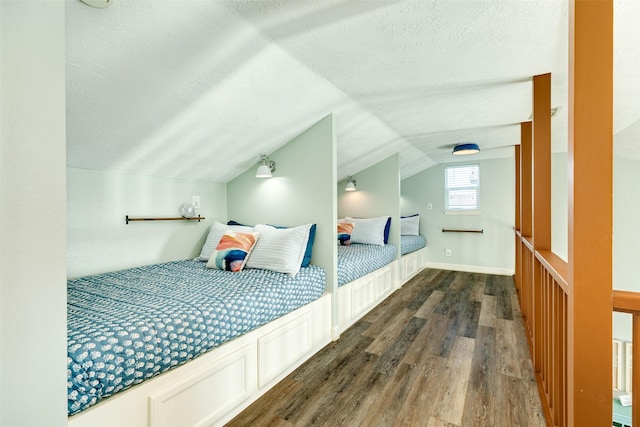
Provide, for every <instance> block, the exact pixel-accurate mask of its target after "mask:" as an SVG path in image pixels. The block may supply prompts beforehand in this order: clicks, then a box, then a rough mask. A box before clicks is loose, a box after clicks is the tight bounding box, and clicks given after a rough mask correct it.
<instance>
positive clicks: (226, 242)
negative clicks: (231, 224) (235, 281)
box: [207, 230, 260, 271]
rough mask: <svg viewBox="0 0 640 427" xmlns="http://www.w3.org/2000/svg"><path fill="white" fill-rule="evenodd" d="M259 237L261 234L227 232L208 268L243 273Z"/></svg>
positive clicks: (214, 252) (210, 259)
mask: <svg viewBox="0 0 640 427" xmlns="http://www.w3.org/2000/svg"><path fill="white" fill-rule="evenodd" d="M259 236H260V233H239V232H235V231H231V230H227V231H226V232H225V233H224V234H223V235H222V237H221V238H220V242H219V243H218V246H216V249H215V250H214V251H213V254H212V255H211V257H210V258H209V262H207V267H209V268H217V269H218V270H226V271H242V269H243V268H244V265H245V264H246V262H247V259H248V258H249V254H250V253H251V251H252V250H253V248H254V247H255V246H256V242H257V241H258V237H259Z"/></svg>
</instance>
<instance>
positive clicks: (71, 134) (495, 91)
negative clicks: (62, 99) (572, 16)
mask: <svg viewBox="0 0 640 427" xmlns="http://www.w3.org/2000/svg"><path fill="white" fill-rule="evenodd" d="M111 3H112V4H111V6H110V7H109V8H106V9H95V8H92V7H89V6H87V5H85V4H84V3H81V2H80V1H79V0H69V1H68V2H67V110H68V111H67V122H68V123H67V138H68V143H67V153H68V154H67V156H68V165H69V166H70V167H77V168H87V169H96V170H120V171H127V172H133V173H139V174H149V175H156V176H166V177H172V178H181V179H198V180H208V181H216V182H227V181H229V180H230V179H232V178H234V177H235V176H237V175H238V174H240V173H241V172H243V171H244V170H246V169H247V168H249V167H251V166H252V165H254V164H255V163H256V162H257V160H258V157H259V155H260V154H262V153H264V154H269V153H271V152H273V151H275V150H276V149H277V148H279V147H280V146H282V145H283V144H285V143H286V142H287V141H289V140H290V139H291V138H292V137H294V136H295V135H297V134H298V133H300V132H301V131H303V130H304V129H306V128H308V127H309V126H311V125H312V124H313V123H315V122H317V121H318V120H319V119H321V118H322V117H324V116H326V115H327V114H330V113H333V114H334V115H335V117H336V123H337V141H338V154H337V156H338V178H339V179H341V178H344V177H346V176H347V175H351V174H354V173H357V172H359V171H360V170H362V169H364V168H366V167H368V166H370V165H372V164H374V163H376V162H378V161H380V160H382V159H383V158H385V157H387V156H389V155H391V154H393V153H395V152H398V153H400V166H401V176H402V178H406V177H408V176H411V175H413V174H415V173H417V172H419V171H421V170H424V169H426V168H429V167H431V166H432V165H434V164H437V163H446V162H451V161H454V160H456V159H454V158H453V156H452V155H451V149H452V147H453V145H455V144H456V143H460V142H477V143H479V144H480V146H481V147H482V152H481V153H480V154H479V155H477V157H474V158H493V157H508V156H512V155H513V154H512V153H513V149H512V148H511V147H512V146H513V145H514V144H518V143H519V123H520V122H522V121H526V120H528V119H529V118H530V116H531V102H532V100H531V77H532V76H533V75H536V74H542V73H547V72H551V73H552V106H554V107H560V110H559V113H558V114H557V115H556V116H555V117H554V119H553V122H552V123H553V131H552V132H553V144H554V149H555V150H556V151H562V150H564V149H566V140H567V96H568V95H567V94H568V91H567V55H568V53H567V52H568V49H567V31H568V30H567V20H568V6H567V3H566V2H565V1H550V0H539V1H535V0H528V1H512V0H488V1H476V0H474V1H463V0H459V1H439V0H407V1H382V0H378V1H371V0H366V1H354V0H306V1H275V0H264V1H260V0H237V1H188V0H182V1H178V0H174V1H170V0H164V1H162V0H155V1H148V0H112V1H111ZM615 7H616V9H615V10H616V34H615V36H616V58H615V60H616V68H615V72H616V74H615V75H616V80H615V105H616V109H615V131H616V145H617V146H619V147H627V146H634V145H635V146H636V147H637V146H638V144H640V83H639V82H640V71H639V70H640V31H639V30H638V29H637V28H638V26H637V22H640V2H637V1H634V0H619V1H617V2H616V3H615ZM635 152H640V150H638V149H636V150H635Z"/></svg>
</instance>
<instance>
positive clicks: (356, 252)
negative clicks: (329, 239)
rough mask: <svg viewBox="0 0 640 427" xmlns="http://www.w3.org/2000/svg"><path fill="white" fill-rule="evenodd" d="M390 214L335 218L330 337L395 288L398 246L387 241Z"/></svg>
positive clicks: (360, 316) (345, 327)
mask: <svg viewBox="0 0 640 427" xmlns="http://www.w3.org/2000/svg"><path fill="white" fill-rule="evenodd" d="M390 224H391V218H390V217H374V218H351V217H346V218H344V219H340V220H338V230H337V233H338V242H339V244H338V251H337V252H338V265H337V273H338V274H337V275H338V292H337V295H338V304H337V312H338V313H337V314H338V316H337V317H338V325H337V327H336V330H334V336H336V335H339V334H340V333H342V332H343V331H345V330H346V329H347V328H348V327H350V326H351V325H353V324H354V323H355V322H356V321H357V320H358V319H360V318H362V316H364V315H365V314H366V313H367V312H369V311H370V310H371V309H372V308H373V307H375V306H376V305H377V304H378V303H380V302H381V301H382V300H383V299H385V298H386V297H387V296H389V295H390V294H391V293H392V292H393V291H394V290H395V289H396V288H397V280H396V279H397V260H396V258H397V252H398V248H397V247H396V246H394V245H392V244H389V243H388V237H389V229H390Z"/></svg>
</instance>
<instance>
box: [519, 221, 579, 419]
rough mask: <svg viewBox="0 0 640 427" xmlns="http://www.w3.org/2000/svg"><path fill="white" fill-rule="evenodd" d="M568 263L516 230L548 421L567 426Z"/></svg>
mask: <svg viewBox="0 0 640 427" xmlns="http://www.w3.org/2000/svg"><path fill="white" fill-rule="evenodd" d="M567 273H568V266H567V263H566V262H565V261H563V260H562V259H560V258H559V257H558V256H557V255H555V254H554V253H553V252H551V251H534V249H533V245H532V244H531V240H530V239H529V238H527V237H526V236H521V235H520V234H519V233H518V232H516V275H515V282H516V283H517V284H518V285H517V287H516V290H517V292H518V298H519V300H520V307H521V312H522V317H523V321H524V324H525V329H526V331H527V338H528V340H529V349H530V351H531V357H532V361H533V367H534V371H535V374H536V377H537V378H536V379H537V383H538V388H539V394H540V397H541V400H542V406H543V409H544V412H545V417H546V419H547V424H548V425H552V426H566V425H568V419H567V411H566V408H567V316H568V286H567V280H566V278H567Z"/></svg>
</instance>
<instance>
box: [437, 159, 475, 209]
mask: <svg viewBox="0 0 640 427" xmlns="http://www.w3.org/2000/svg"><path fill="white" fill-rule="evenodd" d="M444 193H445V202H444V206H445V210H446V211H466V212H469V211H477V210H479V209H480V165H478V164H475V165H456V166H447V167H445V168H444Z"/></svg>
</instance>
